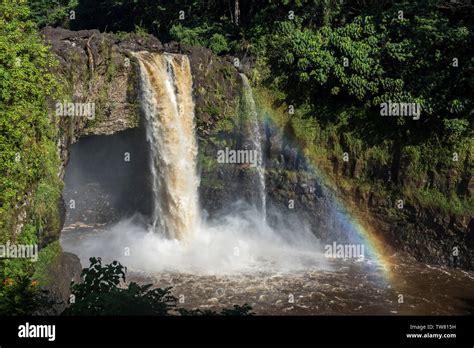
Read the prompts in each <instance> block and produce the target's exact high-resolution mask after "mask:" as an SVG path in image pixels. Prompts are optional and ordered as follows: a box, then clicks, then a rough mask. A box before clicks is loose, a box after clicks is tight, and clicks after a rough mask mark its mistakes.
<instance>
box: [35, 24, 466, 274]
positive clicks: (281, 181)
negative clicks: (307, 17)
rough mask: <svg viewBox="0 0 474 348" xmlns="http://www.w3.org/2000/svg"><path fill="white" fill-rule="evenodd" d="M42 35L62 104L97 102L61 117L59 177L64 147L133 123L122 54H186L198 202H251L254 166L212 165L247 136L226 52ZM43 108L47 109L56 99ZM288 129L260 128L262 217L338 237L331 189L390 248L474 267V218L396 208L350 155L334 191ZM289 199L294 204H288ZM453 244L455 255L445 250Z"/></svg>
mask: <svg viewBox="0 0 474 348" xmlns="http://www.w3.org/2000/svg"><path fill="white" fill-rule="evenodd" d="M42 34H43V35H44V36H45V40H46V41H48V42H49V43H50V44H51V47H52V51H53V52H54V53H55V54H56V55H57V57H58V60H59V61H60V66H59V73H60V75H61V76H62V77H63V78H64V85H65V86H66V88H67V94H68V95H69V96H70V100H69V101H72V102H89V103H95V117H94V119H87V118H84V117H62V118H61V119H60V121H59V124H60V131H59V133H60V141H59V144H58V145H59V149H60V154H61V161H62V165H61V175H64V167H65V164H66V163H67V161H68V156H69V150H70V147H71V144H73V143H75V142H76V141H78V139H80V138H81V137H84V136H88V135H111V134H117V133H119V132H122V131H124V130H127V129H131V128H138V129H140V128H141V126H142V123H141V119H142V118H141V117H140V106H139V104H138V101H139V98H138V97H137V90H138V88H137V83H138V81H137V66H136V64H137V63H136V61H135V60H134V58H133V57H132V56H131V55H130V51H139V50H147V51H151V52H170V53H182V54H186V55H188V56H189V59H190V63H191V69H192V74H193V89H194V100H195V104H196V105H195V112H196V118H195V119H196V130H197V137H198V144H199V170H200V174H201V185H200V197H201V198H200V199H201V205H202V207H203V208H204V209H205V210H206V211H207V212H208V213H210V214H211V215H212V214H213V213H215V212H217V211H218V210H220V209H221V208H223V207H226V205H227V204H228V203H229V202H232V201H235V200H236V199H238V198H243V199H247V200H252V199H253V196H254V194H255V187H256V186H255V185H256V182H255V180H256V175H255V171H254V170H253V169H252V168H248V167H246V166H237V165H217V164H216V156H217V151H218V150H222V149H224V148H225V147H229V148H231V149H237V148H241V147H242V146H245V143H246V141H248V136H249V134H248V131H247V129H246V127H245V123H246V119H245V115H244V112H243V111H242V98H241V95H242V88H243V87H242V81H241V78H240V77H239V72H238V70H237V69H236V68H235V67H234V66H233V64H232V63H233V60H232V58H231V57H226V58H223V57H217V56H215V55H214V54H212V52H210V51H209V50H207V49H203V48H195V47H189V46H186V45H179V44H177V43H170V44H165V45H163V44H161V43H160V42H159V41H158V40H157V39H156V38H154V37H152V36H145V37H142V36H139V35H136V34H126V35H117V34H109V33H100V32H98V31H96V30H91V31H77V32H73V31H69V30H64V29H60V28H58V29H53V28H49V27H47V28H45V29H44V30H43V31H42ZM55 102H56V101H55ZM51 107H52V110H54V102H53V103H52V105H51ZM289 133H291V132H290V131H288V129H284V130H283V131H277V130H272V129H270V128H267V129H266V130H265V136H264V152H265V156H266V164H267V173H266V187H267V194H268V199H269V208H270V209H269V222H270V223H274V224H287V225H288V228H289V230H290V231H291V226H292V223H295V222H298V220H300V217H301V216H303V217H304V218H305V219H307V220H308V221H309V222H310V224H311V226H312V227H311V228H312V230H313V232H314V233H315V234H316V235H318V236H319V237H320V238H321V239H322V240H326V241H330V238H332V239H333V240H334V238H341V239H342V238H343V237H344V226H337V221H336V220H335V219H333V218H332V217H330V215H331V214H330V211H331V209H334V207H333V206H332V205H331V200H332V196H339V198H340V199H341V200H342V201H345V202H347V203H348V204H349V205H350V206H352V207H353V208H354V209H355V210H357V212H358V214H359V215H360V216H364V218H365V219H366V220H367V221H368V222H369V223H370V224H371V225H372V226H374V228H373V230H374V231H376V232H377V233H380V234H381V235H382V236H383V237H384V239H385V240H386V241H387V242H388V243H389V244H390V245H392V246H393V247H394V249H395V250H403V251H406V252H407V253H409V254H411V255H412V256H414V257H416V258H417V259H418V260H420V261H424V262H429V263H434V264H444V265H454V264H456V265H460V266H462V267H465V268H474V252H473V244H474V223H473V220H472V219H471V217H470V216H467V215H453V214H448V213H445V212H441V211H437V210H433V209H431V208H428V207H424V206H421V205H417V204H415V203H412V202H406V203H405V207H404V209H403V210H397V209H396V207H395V205H396V202H395V201H394V199H392V198H390V197H387V196H384V195H383V193H379V192H377V191H375V190H363V189H361V188H360V187H359V186H357V185H356V184H354V185H347V184H344V183H347V182H348V181H347V180H348V179H357V177H358V175H360V166H361V163H354V162H353V161H352V162H350V163H345V162H339V161H337V160H334V161H333V162H332V164H331V166H330V167H327V168H325V169H324V170H325V171H328V172H330V175H331V176H332V177H333V178H334V179H335V180H334V181H335V182H336V184H335V185H334V187H333V188H332V189H325V188H324V184H325V183H323V182H321V179H320V178H318V177H316V176H315V175H314V174H312V173H311V171H310V170H309V168H308V163H306V162H305V159H304V158H303V157H301V156H299V155H298V154H297V149H296V146H295V144H294V143H291V142H288V141H287V139H289V138H292V136H293V135H292V134H289ZM389 171H390V168H382V167H375V168H373V172H374V173H379V174H380V176H381V177H382V178H384V176H385V175H387V172H389ZM436 180H438V181H440V182H442V181H443V180H444V179H443V178H437V179H436ZM353 182H354V183H355V181H353ZM289 200H293V201H294V205H295V207H296V209H295V210H291V209H289V208H288V204H289ZM272 207H275V208H278V209H279V210H281V211H283V215H282V216H283V218H282V217H278V216H277V215H276V214H275V215H272ZM296 212H297V213H296ZM334 231H336V232H334ZM330 232H331V233H330ZM455 247H456V248H457V250H458V256H457V257H455V256H453V248H455Z"/></svg>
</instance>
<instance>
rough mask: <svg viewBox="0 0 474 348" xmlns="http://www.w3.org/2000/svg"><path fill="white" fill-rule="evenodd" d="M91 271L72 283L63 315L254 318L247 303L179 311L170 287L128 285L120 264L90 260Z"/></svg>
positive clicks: (86, 271)
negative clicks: (173, 314)
mask: <svg viewBox="0 0 474 348" xmlns="http://www.w3.org/2000/svg"><path fill="white" fill-rule="evenodd" d="M89 260H90V263H91V264H90V266H89V268H84V269H83V270H82V273H81V277H82V280H83V282H82V283H79V284H72V286H71V290H72V295H73V296H72V300H71V305H70V306H69V307H68V308H67V309H66V310H65V311H64V312H63V314H64V315H170V314H171V312H172V311H177V312H178V313H180V314H181V315H251V314H252V313H250V310H251V307H250V306H249V305H247V304H244V305H243V306H242V307H241V306H234V308H232V309H224V310H222V312H221V313H217V312H213V311H201V310H199V309H197V310H185V309H181V308H180V309H177V308H176V302H177V298H176V297H174V296H173V295H171V293H170V290H171V287H168V288H164V289H161V288H154V289H152V284H147V285H138V284H137V283H134V282H131V283H129V284H128V286H126V283H125V275H126V272H127V269H126V268H125V267H124V266H122V265H121V264H120V263H119V262H117V261H113V262H112V263H110V264H107V265H102V260H101V258H94V257H93V258H90V259H89Z"/></svg>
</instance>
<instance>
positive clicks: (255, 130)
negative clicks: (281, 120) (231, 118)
mask: <svg viewBox="0 0 474 348" xmlns="http://www.w3.org/2000/svg"><path fill="white" fill-rule="evenodd" d="M240 77H241V78H242V82H243V86H244V88H243V98H244V103H245V104H246V105H247V106H248V109H249V113H250V115H249V116H250V119H249V121H250V138H251V142H252V147H253V149H254V150H256V151H257V176H258V178H257V179H258V194H259V197H258V198H259V201H260V202H259V203H260V208H261V212H262V216H263V219H264V220H266V215H267V199H266V192H265V165H264V163H263V151H262V134H261V131H260V123H259V120H258V114H257V107H256V106H255V100H254V98H253V92H252V87H251V86H250V83H249V80H248V79H247V76H245V75H244V74H240Z"/></svg>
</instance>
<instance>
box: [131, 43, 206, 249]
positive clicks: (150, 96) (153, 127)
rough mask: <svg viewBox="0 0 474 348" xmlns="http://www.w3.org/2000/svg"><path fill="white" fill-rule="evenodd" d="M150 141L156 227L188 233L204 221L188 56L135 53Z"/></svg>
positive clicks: (171, 235) (175, 233)
mask: <svg viewBox="0 0 474 348" xmlns="http://www.w3.org/2000/svg"><path fill="white" fill-rule="evenodd" d="M135 56H136V57H137V59H138V61H139V64H140V79H141V88H142V93H141V98H142V106H143V110H144V113H145V118H146V121H147V122H146V127H147V137H148V141H149V143H150V147H151V163H150V167H151V172H152V176H153V196H154V211H153V227H154V229H155V230H158V231H161V232H163V233H165V235H166V236H167V237H169V238H174V239H180V240H185V239H188V238H189V237H190V236H191V235H192V234H193V231H195V230H196V229H197V228H198V227H199V224H200V214H199V203H198V202H199V199H198V186H199V178H198V175H197V171H196V158H197V142H196V136H195V127H194V102H193V98H192V75H191V69H190V64H189V60H188V57H187V56H185V55H178V54H169V53H164V54H159V53H149V52H137V53H135Z"/></svg>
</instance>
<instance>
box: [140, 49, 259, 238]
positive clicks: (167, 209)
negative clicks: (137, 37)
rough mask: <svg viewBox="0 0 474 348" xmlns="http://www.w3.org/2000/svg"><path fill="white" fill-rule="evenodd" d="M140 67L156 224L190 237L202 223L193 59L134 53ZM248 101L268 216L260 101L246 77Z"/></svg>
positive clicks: (174, 235) (155, 227)
mask: <svg viewBox="0 0 474 348" xmlns="http://www.w3.org/2000/svg"><path fill="white" fill-rule="evenodd" d="M133 54H134V56H135V57H136V58H137V59H138V62H139V66H140V82H141V103H142V108H143V111H144V114H145V119H146V128H147V138H148V139H147V140H148V142H149V143H150V148H151V163H150V169H151V174H152V177H153V183H152V185H153V202H154V207H153V215H152V228H153V230H155V231H160V232H162V233H164V234H165V235H166V236H167V237H168V238H171V239H178V240H186V239H188V238H190V237H191V236H192V235H193V234H194V233H195V231H196V230H197V229H198V228H199V226H200V224H201V217H200V208H199V196H198V187H199V177H198V174H197V169H196V168H197V165H196V161H197V154H198V146H197V141H196V135H195V129H194V128H195V127H194V102H193V97H192V92H193V89H192V84H193V82H192V75H191V69H190V64H189V60H188V57H187V56H185V55H180V54H169V53H163V54H160V53H149V52H144V51H142V52H135V53H133ZM241 77H242V81H243V85H244V88H243V100H244V102H245V104H246V105H247V106H248V110H249V111H248V112H249V113H250V115H249V116H250V120H249V121H250V122H251V125H250V126H251V131H250V133H251V134H250V137H251V141H252V147H253V148H254V149H255V150H256V151H257V153H258V165H257V175H258V185H259V187H258V193H259V195H258V196H259V200H260V202H259V205H260V206H261V207H260V209H261V213H262V215H263V218H264V219H265V214H266V211H265V210H266V201H265V177H264V167H263V164H262V148H261V135H260V131H259V122H258V118H257V111H256V107H255V101H254V99H253V95H252V90H251V87H250V84H249V82H248V80H247V77H246V76H245V75H243V74H242V75H241Z"/></svg>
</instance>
